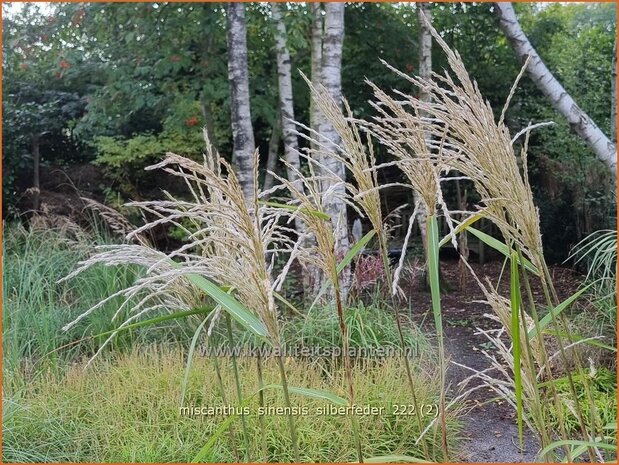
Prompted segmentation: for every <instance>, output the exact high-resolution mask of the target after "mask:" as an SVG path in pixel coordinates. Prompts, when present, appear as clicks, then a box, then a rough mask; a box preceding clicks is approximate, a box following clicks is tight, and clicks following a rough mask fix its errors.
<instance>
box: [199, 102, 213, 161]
mask: <svg viewBox="0 0 619 465" xmlns="http://www.w3.org/2000/svg"><path fill="white" fill-rule="evenodd" d="M200 106H201V107H202V116H203V117H204V129H205V131H206V135H207V137H208V140H209V143H210V144H211V146H212V147H213V148H214V149H215V150H217V141H216V140H215V121H214V120H213V112H212V110H211V105H210V104H209V103H207V102H206V99H205V96H204V95H202V98H201V99H200Z"/></svg>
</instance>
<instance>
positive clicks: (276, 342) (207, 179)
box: [64, 141, 300, 460]
mask: <svg viewBox="0 0 619 465" xmlns="http://www.w3.org/2000/svg"><path fill="white" fill-rule="evenodd" d="M207 149H208V150H207V154H206V155H205V156H204V159H203V161H202V163H198V162H195V161H192V160H189V159H187V158H184V157H182V156H179V155H175V154H173V153H168V154H167V155H166V157H165V159H164V160H163V161H162V162H161V163H158V164H156V165H153V166H151V167H149V168H148V169H162V170H164V171H166V172H167V173H169V174H171V175H173V176H176V177H178V178H180V179H181V180H182V181H183V182H185V184H186V185H187V188H188V190H189V192H190V193H191V200H181V199H177V198H174V197H173V196H172V195H170V194H168V193H166V197H167V200H162V201H149V202H133V203H131V204H130V205H131V206H133V207H137V208H139V209H141V210H142V211H144V212H145V213H146V214H148V215H150V216H151V217H154V218H155V219H154V220H152V221H150V222H148V223H147V224H145V225H144V226H142V227H140V228H138V229H136V230H134V231H132V232H131V233H129V235H128V238H132V237H136V236H138V235H140V234H143V233H144V232H146V231H148V230H150V229H152V228H154V227H156V226H158V225H161V224H169V225H174V226H176V227H178V228H180V229H182V230H183V231H184V232H185V234H186V235H187V237H188V241H187V243H186V244H184V245H182V246H181V247H179V248H177V249H176V250H173V251H171V252H169V253H163V252H160V251H157V250H154V249H153V248H151V247H150V246H148V245H141V244H122V245H117V246H104V247H101V248H99V251H98V253H96V254H95V255H94V256H92V257H91V258H89V259H88V260H86V261H84V262H82V263H81V264H80V266H79V267H78V268H77V269H76V270H75V271H74V272H73V273H71V274H70V275H69V276H67V277H66V278H65V279H71V278H72V277H74V276H76V275H77V274H79V273H82V272H83V271H84V270H86V269H88V268H89V267H91V266H93V265H96V264H103V265H106V266H111V265H117V264H124V265H126V264H135V265H140V266H142V267H144V268H146V273H145V276H143V277H141V278H139V279H138V280H136V282H135V283H134V284H133V285H132V286H130V287H128V288H126V289H123V290H121V291H119V292H117V293H115V294H114V295H113V296H110V297H109V298H108V299H110V298H114V297H118V296H121V297H123V298H124V299H125V302H124V304H123V305H121V309H122V308H123V307H129V308H128V309H129V312H130V314H131V316H130V317H128V318H127V319H125V320H124V321H123V322H122V323H121V324H120V326H119V327H118V328H119V329H122V328H123V327H125V326H127V325H130V324H131V323H132V322H134V321H136V320H138V319H139V318H141V317H143V316H144V315H147V314H149V313H151V314H152V313H155V312H161V311H163V312H170V311H172V310H173V311H174V312H179V311H181V312H179V315H180V314H181V313H182V311H185V312H187V311H192V310H195V309H201V308H205V307H206V306H207V299H206V296H207V295H209V296H210V297H212V298H213V299H214V300H215V301H216V303H217V304H218V305H217V307H215V309H214V310H212V311H208V312H206V311H205V312H204V314H207V313H208V317H209V318H210V323H209V324H210V325H211V326H212V325H214V324H216V320H217V318H218V316H219V314H220V313H221V312H222V311H225V312H226V317H227V318H229V316H232V317H234V318H235V320H236V321H237V322H238V323H240V324H241V325H242V326H244V327H245V328H246V329H248V330H250V331H252V332H253V333H254V334H255V335H256V336H258V337H259V338H261V339H262V340H263V341H264V342H266V343H268V344H270V345H271V346H272V347H273V348H275V349H278V350H279V353H280V355H281V356H280V357H279V358H278V360H279V367H280V376H281V383H282V387H283V391H284V397H285V401H286V405H287V406H288V407H290V398H289V391H288V385H287V379H286V372H285V368H284V365H283V360H282V357H283V351H282V350H281V349H282V341H281V337H280V328H279V322H278V309H277V306H276V304H275V297H274V289H275V286H276V285H277V282H279V281H281V280H283V279H284V275H279V276H276V277H274V276H273V267H274V263H275V259H276V258H277V257H278V256H280V255H285V254H289V253H290V250H292V249H294V247H295V244H294V242H293V241H292V240H291V239H290V238H289V234H288V232H289V231H288V228H287V227H286V226H285V224H286V221H285V218H284V217H286V216H288V215H289V212H287V211H286V210H283V209H279V208H273V207H270V206H268V205H265V204H263V203H260V202H259V192H258V191H257V190H255V191H254V194H253V196H252V198H249V199H247V198H245V197H244V195H243V190H242V188H241V185H240V183H239V179H238V177H237V175H236V173H235V172H234V170H233V169H232V167H231V166H230V165H229V164H228V163H227V162H226V161H225V160H223V159H222V158H221V157H220V156H219V155H218V154H217V153H216V152H214V151H213V150H212V149H211V147H210V144H208V141H207ZM257 167H258V157H257V155H256V157H255V163H254V173H253V175H254V178H255V181H256V182H255V185H256V186H257V185H258V182H257ZM286 271H287V268H285V269H284V271H283V273H286ZM221 288H225V289H228V292H227V293H226V292H224V291H222V290H221ZM137 295H143V296H144V297H143V298H141V299H140V300H138V301H137V303H136V302H135V299H133V297H134V296H137ZM108 299H105V300H104V301H102V303H99V304H97V305H95V306H94V307H92V308H91V309H89V310H87V311H86V312H84V313H82V314H81V315H80V316H79V317H77V318H76V319H75V320H73V321H72V322H70V323H68V324H67V325H66V326H65V328H64V329H65V330H69V329H71V328H72V327H73V326H74V325H75V324H77V322H79V321H80V320H81V319H83V318H85V317H87V316H88V315H90V314H91V313H93V312H94V311H96V310H97V309H98V308H99V307H100V306H101V305H102V304H103V303H104V302H106V301H107V300H108ZM240 302H242V305H241V304H240ZM119 314H120V309H119V312H117V315H119ZM115 316H116V315H115ZM226 324H227V326H228V327H230V326H229V325H230V321H229V320H228V319H226ZM115 334H116V333H113V334H112V335H111V336H110V338H109V339H108V341H109V340H111V339H112V338H113V337H114V336H115ZM231 342H232V341H231ZM106 343H107V341H106ZM106 343H104V344H103V345H102V346H101V347H100V349H99V351H98V352H97V355H98V354H100V353H101V351H102V350H103V348H104V347H105V345H106ZM233 365H234V371H235V374H236V376H235V379H236V387H237V389H236V390H237V398H238V401H239V403H242V402H243V398H242V393H241V387H240V380H239V378H238V370H237V369H236V365H235V361H233ZM288 419H289V428H290V435H291V440H292V447H293V450H294V455H295V459H296V460H299V457H300V455H299V450H298V445H297V439H296V429H295V425H294V419H293V418H292V416H290V415H289V416H288ZM242 420H243V419H242ZM243 426H244V430H245V434H244V439H245V447H246V451H245V452H246V454H247V455H246V458H248V459H249V458H250V455H249V454H250V451H249V437H248V433H247V430H246V425H245V423H243Z"/></svg>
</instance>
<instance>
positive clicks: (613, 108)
mask: <svg viewBox="0 0 619 465" xmlns="http://www.w3.org/2000/svg"><path fill="white" fill-rule="evenodd" d="M611 89H612V90H611V99H610V140H612V141H613V143H614V144H615V145H617V39H615V46H614V47H613V73H612V81H611Z"/></svg>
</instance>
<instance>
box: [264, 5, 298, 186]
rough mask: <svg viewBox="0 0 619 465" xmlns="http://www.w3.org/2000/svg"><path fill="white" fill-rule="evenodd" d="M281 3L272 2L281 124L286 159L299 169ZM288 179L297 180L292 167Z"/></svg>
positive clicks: (289, 70) (289, 69)
mask: <svg viewBox="0 0 619 465" xmlns="http://www.w3.org/2000/svg"><path fill="white" fill-rule="evenodd" d="M281 8H282V6H281V4H280V3H271V12H272V14H273V21H275V27H276V33H275V49H276V51H277V75H278V84H279V105H280V113H281V126H282V134H283V138H284V155H285V157H286V161H287V162H288V163H289V164H290V165H291V166H292V167H294V168H296V169H297V170H298V169H300V168H301V161H300V159H299V141H298V139H297V135H296V134H295V129H296V128H295V123H294V105H293V102H294V100H293V95H292V66H291V63H290V53H289V52H288V47H287V46H286V24H285V23H284V18H283V15H282V11H281ZM287 174H288V180H289V181H290V182H292V183H294V182H295V181H297V175H296V174H295V172H294V171H293V170H292V169H288V173H287Z"/></svg>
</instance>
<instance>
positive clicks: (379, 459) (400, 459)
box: [350, 455, 434, 463]
mask: <svg viewBox="0 0 619 465" xmlns="http://www.w3.org/2000/svg"><path fill="white" fill-rule="evenodd" d="M363 462H364V463H434V462H429V461H428V460H423V459H418V458H417V457H411V456H410V455H380V456H376V457H370V458H364V459H363ZM350 463H359V462H350Z"/></svg>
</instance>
